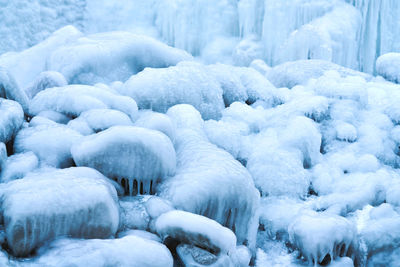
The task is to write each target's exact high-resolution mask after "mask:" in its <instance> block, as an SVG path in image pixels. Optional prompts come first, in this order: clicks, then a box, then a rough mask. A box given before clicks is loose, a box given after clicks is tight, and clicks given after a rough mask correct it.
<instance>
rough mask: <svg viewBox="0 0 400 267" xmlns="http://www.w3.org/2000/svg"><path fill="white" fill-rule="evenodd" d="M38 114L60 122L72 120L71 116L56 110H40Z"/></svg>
mask: <svg viewBox="0 0 400 267" xmlns="http://www.w3.org/2000/svg"><path fill="white" fill-rule="evenodd" d="M37 116H40V117H43V118H46V119H49V120H52V121H54V122H57V123H60V124H67V123H68V122H69V121H70V120H71V118H70V117H68V116H66V115H64V114H63V113H60V112H57V111H54V110H43V111H41V112H39V113H38V114H37Z"/></svg>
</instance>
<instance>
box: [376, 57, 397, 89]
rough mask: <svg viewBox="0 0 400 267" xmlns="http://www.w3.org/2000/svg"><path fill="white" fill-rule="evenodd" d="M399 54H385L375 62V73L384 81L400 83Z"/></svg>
mask: <svg viewBox="0 0 400 267" xmlns="http://www.w3.org/2000/svg"><path fill="white" fill-rule="evenodd" d="M399 69H400V53H387V54H384V55H382V56H380V57H379V58H378V59H377V60H376V72H377V73H378V74H379V75H382V76H383V77H384V78H385V79H386V80H389V81H392V82H395V83H400V71H399Z"/></svg>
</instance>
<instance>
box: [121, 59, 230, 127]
mask: <svg viewBox="0 0 400 267" xmlns="http://www.w3.org/2000/svg"><path fill="white" fill-rule="evenodd" d="M120 93H121V94H123V95H128V96H130V97H132V98H133V99H135V101H136V102H137V104H138V106H139V108H140V109H152V110H154V111H158V112H166V111H167V110H168V108H170V107H172V106H173V105H176V104H190V105H193V106H194V107H195V108H196V109H197V110H198V111H200V113H201V115H202V116H203V118H204V119H211V118H219V117H220V114H221V111H222V109H223V108H224V102H223V99H222V88H221V86H220V84H219V83H218V81H217V80H215V79H214V78H213V77H212V76H211V75H210V74H209V72H208V69H207V68H206V67H205V66H203V65H201V64H199V63H194V62H182V63H180V64H178V65H177V66H175V67H169V68H164V69H152V68H146V69H144V70H143V71H142V72H140V73H138V74H136V75H133V76H132V77H131V78H130V79H129V80H128V81H127V82H126V83H125V84H124V86H123V87H122V88H121V90H120Z"/></svg>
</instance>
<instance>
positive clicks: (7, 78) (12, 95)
mask: <svg viewBox="0 0 400 267" xmlns="http://www.w3.org/2000/svg"><path fill="white" fill-rule="evenodd" d="M0 97H2V98H7V99H10V100H14V101H17V102H18V103H19V104H20V105H21V107H22V108H23V110H24V111H25V112H27V111H28V106H29V100H28V96H27V95H26V93H25V91H23V90H22V89H21V88H20V87H19V86H18V84H17V82H16V81H15V79H14V77H13V76H12V74H10V73H9V72H8V71H7V70H6V69H4V68H2V66H1V65H0Z"/></svg>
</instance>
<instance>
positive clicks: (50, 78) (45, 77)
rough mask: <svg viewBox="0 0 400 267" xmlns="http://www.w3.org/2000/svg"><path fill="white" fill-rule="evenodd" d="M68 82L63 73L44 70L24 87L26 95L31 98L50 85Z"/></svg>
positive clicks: (64, 84)
mask: <svg viewBox="0 0 400 267" xmlns="http://www.w3.org/2000/svg"><path fill="white" fill-rule="evenodd" d="M67 84H68V82H67V80H66V79H65V77H64V75H62V74H61V73H59V72H57V71H44V72H42V73H40V74H39V75H38V76H37V77H36V79H35V80H34V82H33V84H32V85H31V86H29V87H28V88H27V89H25V91H26V93H27V95H28V96H29V97H30V98H33V97H34V96H35V95H36V94H37V93H39V92H40V91H43V90H45V89H46V88H51V87H62V86H66V85H67Z"/></svg>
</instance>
